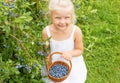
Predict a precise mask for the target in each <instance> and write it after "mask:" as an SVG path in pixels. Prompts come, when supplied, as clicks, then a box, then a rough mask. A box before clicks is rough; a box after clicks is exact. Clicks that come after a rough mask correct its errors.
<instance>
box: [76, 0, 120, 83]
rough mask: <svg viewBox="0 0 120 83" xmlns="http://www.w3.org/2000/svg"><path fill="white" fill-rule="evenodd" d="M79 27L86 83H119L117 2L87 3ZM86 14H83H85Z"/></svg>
mask: <svg viewBox="0 0 120 83" xmlns="http://www.w3.org/2000/svg"><path fill="white" fill-rule="evenodd" d="M90 7H91V10H97V12H96V13H92V14H91V13H90V12H89V11H88V12H85V13H84V14H85V15H86V17H87V20H86V21H85V22H87V23H85V22H84V23H81V24H79V23H78V25H80V26H81V29H82V31H83V38H84V47H85V49H84V54H83V55H84V59H85V62H86V65H87V69H88V76H87V80H86V83H120V79H119V78H120V8H119V7H120V1H119V0H90V3H88V5H87V7H85V9H86V10H87V9H88V8H90ZM84 11H85V10H84Z"/></svg>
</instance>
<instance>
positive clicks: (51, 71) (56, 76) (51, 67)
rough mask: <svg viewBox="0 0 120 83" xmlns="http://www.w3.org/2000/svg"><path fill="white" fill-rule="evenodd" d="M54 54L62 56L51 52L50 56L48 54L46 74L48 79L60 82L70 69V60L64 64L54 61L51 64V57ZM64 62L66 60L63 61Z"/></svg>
mask: <svg viewBox="0 0 120 83" xmlns="http://www.w3.org/2000/svg"><path fill="white" fill-rule="evenodd" d="M54 54H60V55H61V54H62V53H61V52H53V53H52V54H50V55H49V56H48V57H49V59H48V64H47V73H48V77H49V78H50V79H51V80H52V81H55V82H61V81H63V80H65V79H66V78H67V77H68V76H69V74H70V71H71V68H72V62H71V60H68V62H69V63H70V64H68V63H66V62H65V61H60V60H59V61H54V62H52V56H53V55H54ZM65 60H66V59H65Z"/></svg>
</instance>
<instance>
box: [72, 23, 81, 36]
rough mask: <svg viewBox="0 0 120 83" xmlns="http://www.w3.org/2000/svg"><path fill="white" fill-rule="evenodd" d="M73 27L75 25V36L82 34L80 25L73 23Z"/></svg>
mask: <svg viewBox="0 0 120 83" xmlns="http://www.w3.org/2000/svg"><path fill="white" fill-rule="evenodd" d="M74 27H75V36H80V35H81V36H82V31H81V29H80V27H78V26H76V25H74Z"/></svg>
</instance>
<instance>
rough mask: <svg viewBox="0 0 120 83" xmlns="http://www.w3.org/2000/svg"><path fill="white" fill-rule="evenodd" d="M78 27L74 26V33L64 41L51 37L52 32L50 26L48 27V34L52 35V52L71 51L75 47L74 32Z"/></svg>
mask: <svg viewBox="0 0 120 83" xmlns="http://www.w3.org/2000/svg"><path fill="white" fill-rule="evenodd" d="M75 29H76V27H75V26H74V27H73V30H72V33H71V35H70V37H69V38H67V39H65V40H62V41H57V40H55V39H53V38H52V37H51V33H50V30H49V27H48V26H47V27H46V31H47V35H48V37H51V39H50V51H51V53H52V52H64V51H69V50H73V49H74V32H75Z"/></svg>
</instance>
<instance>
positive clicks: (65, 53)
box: [61, 52, 72, 60]
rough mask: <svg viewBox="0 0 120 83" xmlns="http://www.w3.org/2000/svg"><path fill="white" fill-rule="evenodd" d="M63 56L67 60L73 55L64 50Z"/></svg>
mask: <svg viewBox="0 0 120 83" xmlns="http://www.w3.org/2000/svg"><path fill="white" fill-rule="evenodd" d="M61 57H63V58H65V59H67V60H70V59H71V58H72V55H71V54H70V53H69V52H63V54H62V55H61Z"/></svg>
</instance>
